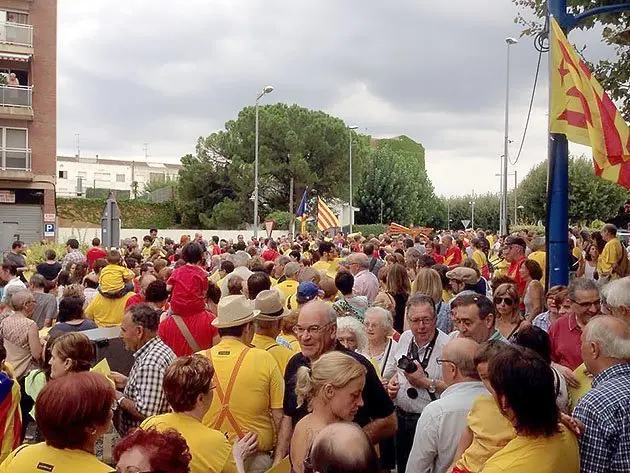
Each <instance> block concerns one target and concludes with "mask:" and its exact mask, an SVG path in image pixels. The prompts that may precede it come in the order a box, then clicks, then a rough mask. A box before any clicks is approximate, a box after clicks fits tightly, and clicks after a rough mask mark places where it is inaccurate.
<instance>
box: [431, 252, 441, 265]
mask: <svg viewBox="0 0 630 473" xmlns="http://www.w3.org/2000/svg"><path fill="white" fill-rule="evenodd" d="M429 256H430V257H431V258H433V259H434V260H435V264H444V256H442V255H440V254H438V253H431V254H430V255H429Z"/></svg>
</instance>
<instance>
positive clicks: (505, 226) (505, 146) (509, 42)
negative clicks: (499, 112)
mask: <svg viewBox="0 0 630 473" xmlns="http://www.w3.org/2000/svg"><path fill="white" fill-rule="evenodd" d="M505 43H506V44H507V67H506V70H507V74H506V82H505V135H504V139H503V176H502V178H503V182H502V186H501V199H502V203H503V204H502V205H501V209H502V210H503V212H502V215H501V234H503V235H507V232H508V223H507V222H508V200H507V170H508V161H509V158H508V144H509V141H508V140H509V138H508V125H509V116H510V114H509V111H510V46H512V45H514V44H516V43H518V40H517V39H515V38H511V37H508V38H505Z"/></svg>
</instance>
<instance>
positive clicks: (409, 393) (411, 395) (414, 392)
mask: <svg viewBox="0 0 630 473" xmlns="http://www.w3.org/2000/svg"><path fill="white" fill-rule="evenodd" d="M407 396H408V397H409V399H417V398H418V390H417V389H416V388H409V389H407Z"/></svg>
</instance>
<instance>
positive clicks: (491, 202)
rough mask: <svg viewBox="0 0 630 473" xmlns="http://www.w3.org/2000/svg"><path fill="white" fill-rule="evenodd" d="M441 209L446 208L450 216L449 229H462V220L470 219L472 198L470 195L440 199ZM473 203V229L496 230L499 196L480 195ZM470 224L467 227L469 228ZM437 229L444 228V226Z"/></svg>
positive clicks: (497, 226) (497, 225)
mask: <svg viewBox="0 0 630 473" xmlns="http://www.w3.org/2000/svg"><path fill="white" fill-rule="evenodd" d="M441 200H442V202H443V204H442V205H443V208H444V209H446V208H447V207H448V209H447V210H448V211H449V213H450V216H451V228H453V229H463V228H464V225H463V224H462V220H471V219H472V204H471V202H472V201H473V196H472V195H471V194H467V195H463V196H457V197H448V198H442V199H441ZM474 201H475V222H474V225H475V228H484V229H495V230H496V229H498V228H499V196H498V195H497V194H482V195H476V196H475V197H474ZM470 225H471V224H470V223H469V224H468V226H469V227H470ZM437 228H446V224H444V225H442V226H441V227H437Z"/></svg>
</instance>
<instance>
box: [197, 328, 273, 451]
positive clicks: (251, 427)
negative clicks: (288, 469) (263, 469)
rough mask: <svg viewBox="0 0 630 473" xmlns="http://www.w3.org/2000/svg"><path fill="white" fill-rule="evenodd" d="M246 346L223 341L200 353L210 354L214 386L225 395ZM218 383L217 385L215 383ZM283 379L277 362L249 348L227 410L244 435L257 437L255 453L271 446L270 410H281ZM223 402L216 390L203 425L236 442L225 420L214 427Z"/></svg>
mask: <svg viewBox="0 0 630 473" xmlns="http://www.w3.org/2000/svg"><path fill="white" fill-rule="evenodd" d="M245 348H246V346H245V345H244V344H243V343H242V342H240V341H239V340H236V339H233V338H224V339H222V340H221V341H220V342H219V344H218V345H216V346H214V347H212V348H210V350H205V351H203V352H201V353H202V354H204V355H206V356H208V355H207V352H208V351H210V352H211V354H212V356H211V359H212V364H213V365H214V369H215V373H216V375H215V384H220V385H221V389H222V390H223V392H224V393H225V391H226V390H227V387H228V381H229V379H230V377H231V376H232V370H233V368H234V365H235V364H236V361H237V360H238V357H239V356H240V354H241V351H243V350H244V349H245ZM217 380H218V383H217ZM283 398H284V379H283V378H282V374H281V373H280V368H278V363H276V360H275V359H274V358H273V356H271V355H270V354H269V353H267V352H266V351H264V350H260V349H258V348H251V349H250V350H249V352H248V353H247V355H245V359H244V360H243V363H242V365H241V368H240V370H239V372H238V375H237V376H236V380H235V382H234V387H233V388H232V395H231V398H230V400H229V401H230V402H229V409H230V412H231V413H232V415H233V416H234V418H235V420H236V422H237V423H238V425H239V427H240V429H241V430H242V431H243V432H256V433H257V434H258V450H259V451H260V452H269V451H271V450H272V449H273V447H274V425H273V419H272V417H271V413H270V412H269V410H270V409H282V401H283ZM221 407H222V403H221V401H220V399H219V396H218V393H217V391H216V390H215V393H214V396H213V398H212V405H211V406H210V410H209V411H208V412H207V413H206V415H205V417H204V418H203V423H204V425H207V426H212V427H213V428H215V429H218V430H220V431H221V432H223V433H225V434H227V436H228V440H229V441H230V443H233V441H234V440H235V439H236V430H235V428H234V427H233V426H232V424H231V423H230V422H229V421H228V420H227V418H224V419H223V420H222V422H221V423H220V425H218V426H217V425H215V423H216V421H217V420H218V417H219V414H220V412H221Z"/></svg>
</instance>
